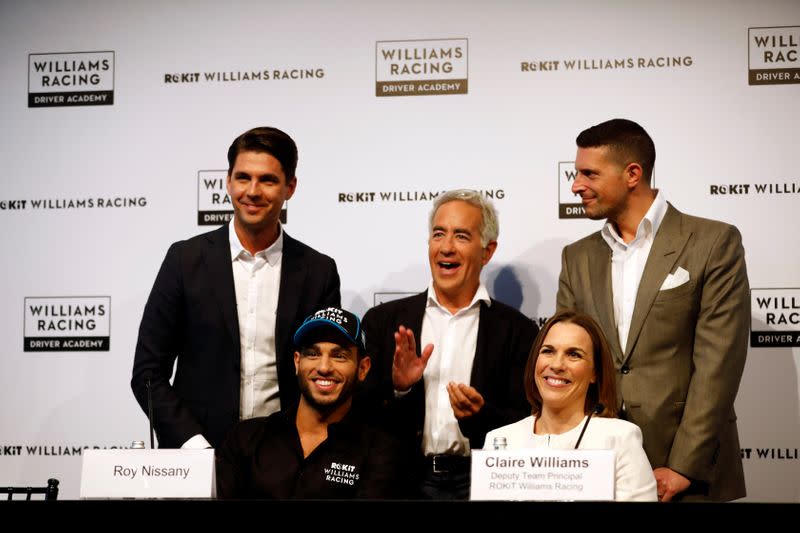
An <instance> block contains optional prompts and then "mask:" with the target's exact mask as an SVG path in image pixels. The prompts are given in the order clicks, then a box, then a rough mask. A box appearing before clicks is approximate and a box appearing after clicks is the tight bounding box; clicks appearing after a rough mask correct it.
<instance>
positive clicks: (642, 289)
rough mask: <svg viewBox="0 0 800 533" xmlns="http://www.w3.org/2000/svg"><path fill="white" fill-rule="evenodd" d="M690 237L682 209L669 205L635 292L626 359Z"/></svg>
mask: <svg viewBox="0 0 800 533" xmlns="http://www.w3.org/2000/svg"><path fill="white" fill-rule="evenodd" d="M689 237H691V233H686V234H683V233H682V229H681V213H680V212H679V211H678V210H677V209H675V208H674V207H672V205H669V206H668V208H667V213H666V214H665V215H664V220H662V221H661V226H660V227H659V228H658V233H657V234H656V237H655V239H654V240H653V246H652V247H651V248H650V255H649V256H648V257H647V263H645V267H644V272H643V273H642V279H641V281H640V282H639V290H638V292H637V293H636V304H635V305H634V307H633V316H632V317H631V327H630V330H629V331H628V342H627V344H626V347H625V348H626V349H625V357H624V360H625V361H627V360H628V358H629V357H630V356H631V353H632V352H633V347H634V346H635V345H636V340H637V339H638V338H639V334H640V333H641V331H642V326H643V325H644V322H645V319H646V318H647V315H648V313H649V312H650V308H651V307H652V306H653V301H655V299H656V296H658V291H659V290H660V289H661V284H662V283H663V282H664V278H666V277H667V275H668V274H669V273H670V272H671V271H672V268H673V266H675V262H676V261H677V260H678V257H679V256H680V252H681V250H682V249H683V247H684V246H685V245H686V242H687V241H688V240H689Z"/></svg>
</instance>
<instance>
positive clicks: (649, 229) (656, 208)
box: [600, 190, 667, 248]
mask: <svg viewBox="0 0 800 533" xmlns="http://www.w3.org/2000/svg"><path fill="white" fill-rule="evenodd" d="M666 213H667V200H666V199H665V198H664V194H662V192H661V191H659V190H657V191H656V197H655V199H654V200H653V203H652V204H650V209H648V210H647V213H645V214H644V218H642V220H641V221H640V222H639V226H638V227H637V228H636V237H634V241H636V240H639V239H640V238H642V237H650V238H651V239H652V236H653V235H655V234H656V233H658V228H659V227H660V226H661V222H662V221H663V220H664V215H666ZM600 234H601V235H602V236H603V239H604V240H605V241H606V242H607V243H608V245H609V246H612V247H613V246H614V244H615V243H617V244H619V245H622V246H623V247H625V248H627V247H628V245H629V244H631V243H626V242H625V241H623V240H622V237H620V236H619V233H617V228H615V227H614V224H613V223H612V222H611V221H610V220H607V221H606V223H605V225H604V226H603V229H602V230H601V231H600Z"/></svg>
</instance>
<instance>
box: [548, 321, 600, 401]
mask: <svg viewBox="0 0 800 533" xmlns="http://www.w3.org/2000/svg"><path fill="white" fill-rule="evenodd" d="M595 380H596V376H595V368H594V346H593V344H592V338H591V337H590V336H589V333H587V332H586V330H585V329H583V328H582V327H581V326H579V325H577V324H573V323H570V322H557V323H555V324H553V325H552V326H551V327H550V330H549V331H548V332H547V335H546V336H545V338H544V342H543V343H542V347H541V348H540V349H539V354H538V357H537V359H536V371H535V383H536V387H537V388H538V390H539V394H540V395H541V398H542V410H543V411H546V410H551V411H559V412H562V413H572V415H573V416H578V413H580V415H579V416H580V417H582V416H583V414H584V411H585V405H586V395H587V392H588V390H589V385H590V384H591V383H594V382H595Z"/></svg>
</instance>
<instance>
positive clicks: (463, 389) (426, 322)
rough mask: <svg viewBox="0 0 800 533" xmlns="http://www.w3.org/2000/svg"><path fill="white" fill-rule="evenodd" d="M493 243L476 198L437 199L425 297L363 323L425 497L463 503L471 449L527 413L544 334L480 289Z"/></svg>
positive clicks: (461, 194) (378, 310) (486, 213)
mask: <svg viewBox="0 0 800 533" xmlns="http://www.w3.org/2000/svg"><path fill="white" fill-rule="evenodd" d="M497 235H498V223H497V213H496V211H495V209H494V207H493V206H492V204H491V203H490V202H489V200H487V199H486V198H483V197H482V196H481V195H480V194H479V193H477V192H475V191H468V190H456V191H450V192H447V193H445V194H443V195H441V196H439V197H438V198H437V199H436V202H435V203H434V206H433V210H432V212H431V218H430V236H429V239H428V260H429V263H430V268H431V275H432V278H433V279H432V282H431V284H430V286H429V288H428V290H427V291H425V292H423V293H421V294H418V295H416V296H411V297H408V298H404V299H401V300H395V301H392V302H388V303H385V304H382V305H379V306H377V307H375V308H373V309H370V310H369V311H368V312H367V314H366V315H365V316H364V331H365V333H366V337H367V352H368V353H370V354H371V355H372V358H373V366H375V367H378V368H376V370H377V372H376V375H377V374H381V377H382V379H381V383H380V384H379V385H377V386H374V387H375V390H376V391H377V392H378V394H379V395H380V396H382V397H383V399H384V400H385V402H386V404H387V405H388V412H389V414H390V418H391V420H392V424H393V425H394V427H395V428H396V429H397V430H398V433H399V435H400V436H401V437H404V438H405V439H406V440H407V442H408V443H409V444H410V445H411V446H413V447H414V448H415V449H414V452H413V453H415V454H416V455H417V456H418V459H419V460H418V462H417V464H418V465H419V470H418V473H419V477H420V479H419V487H420V496H421V497H423V498H430V499H465V498H467V497H468V496H469V483H470V478H469V473H470V463H469V455H470V449H471V447H480V446H482V445H483V440H484V438H485V436H486V433H487V432H488V431H490V430H492V429H494V428H497V427H500V426H502V425H505V424H510V423H511V422H515V421H517V420H519V419H520V418H524V417H525V416H526V415H528V414H529V412H530V407H529V405H528V402H527V400H526V396H525V392H524V390H523V370H524V368H525V362H526V360H527V358H528V352H529V351H530V349H531V345H532V344H533V340H534V338H535V336H536V332H537V331H538V328H537V327H536V325H535V324H534V323H533V322H532V321H531V320H530V319H528V318H527V317H525V316H523V315H522V314H521V313H520V312H519V311H517V310H515V309H513V308H511V307H509V306H507V305H505V304H503V303H501V302H498V301H496V300H494V299H492V298H490V297H489V293H488V292H487V290H486V287H484V286H483V284H481V282H480V273H481V269H482V268H483V267H484V265H486V264H487V263H488V262H489V260H490V259H491V258H492V255H493V254H494V251H495V250H496V249H497ZM415 332H416V333H417V335H418V336H419V337H418V338H419V339H420V346H424V348H423V350H422V352H421V354H420V353H418V352H417V342H416V337H415ZM373 394H374V392H373Z"/></svg>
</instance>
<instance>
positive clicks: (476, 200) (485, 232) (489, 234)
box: [428, 189, 500, 248]
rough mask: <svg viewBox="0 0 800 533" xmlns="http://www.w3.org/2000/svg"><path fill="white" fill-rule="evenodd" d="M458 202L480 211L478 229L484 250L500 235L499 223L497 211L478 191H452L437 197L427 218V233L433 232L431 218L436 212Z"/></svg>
mask: <svg viewBox="0 0 800 533" xmlns="http://www.w3.org/2000/svg"><path fill="white" fill-rule="evenodd" d="M456 200H460V201H462V202H467V203H468V204H470V205H472V206H475V207H477V208H478V209H480V210H481V225H480V227H479V228H478V229H479V230H480V232H481V246H483V247H484V248H485V247H486V245H487V244H489V243H490V242H491V241H496V240H497V236H498V235H499V234H500V222H499V221H498V220H497V210H496V209H495V208H494V204H492V202H491V200H489V199H488V198H485V197H484V196H482V195H481V193H479V192H478V191H473V190H470V189H454V190H452V191H447V192H446V193H444V194H442V195H440V196H437V197H436V201H435V202H434V203H433V209H431V214H430V217H429V218H428V231H433V217H434V216H436V211H437V210H438V209H439V208H440V207H441V206H442V205H444V204H446V203H448V202H454V201H456Z"/></svg>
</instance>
